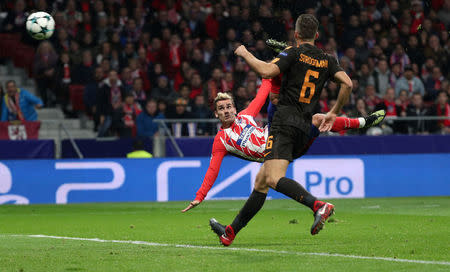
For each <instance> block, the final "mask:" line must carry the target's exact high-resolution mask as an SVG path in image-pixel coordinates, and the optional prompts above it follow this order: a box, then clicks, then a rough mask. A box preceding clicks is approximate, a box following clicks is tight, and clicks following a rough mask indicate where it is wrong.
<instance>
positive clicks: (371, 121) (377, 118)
mask: <svg viewBox="0 0 450 272" xmlns="http://www.w3.org/2000/svg"><path fill="white" fill-rule="evenodd" d="M384 117H386V111H385V110H379V111H376V112H372V113H371V114H369V116H367V117H364V121H365V124H364V126H363V128H368V127H373V126H376V125H378V124H379V123H381V122H382V121H383V120H384Z"/></svg>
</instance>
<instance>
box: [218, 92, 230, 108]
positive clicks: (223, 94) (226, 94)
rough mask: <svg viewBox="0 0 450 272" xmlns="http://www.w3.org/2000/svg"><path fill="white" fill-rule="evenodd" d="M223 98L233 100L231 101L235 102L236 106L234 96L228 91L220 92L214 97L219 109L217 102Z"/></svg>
mask: <svg viewBox="0 0 450 272" xmlns="http://www.w3.org/2000/svg"><path fill="white" fill-rule="evenodd" d="M223 100H231V103H233V106H234V100H233V97H232V96H231V95H230V94H228V93H218V94H217V96H216V98H214V109H217V102H219V101H223Z"/></svg>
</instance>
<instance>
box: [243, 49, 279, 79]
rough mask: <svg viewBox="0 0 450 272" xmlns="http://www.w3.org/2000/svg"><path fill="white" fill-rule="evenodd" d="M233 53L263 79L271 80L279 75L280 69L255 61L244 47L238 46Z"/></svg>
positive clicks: (268, 63)
mask: <svg viewBox="0 0 450 272" xmlns="http://www.w3.org/2000/svg"><path fill="white" fill-rule="evenodd" d="M234 53H235V54H236V55H237V56H240V57H242V58H243V59H244V60H245V61H246V62H247V64H248V65H249V66H250V67H251V68H252V69H253V70H254V71H255V72H257V73H258V74H259V75H260V76H261V77H263V78H273V77H275V76H277V75H279V74H280V68H278V66H277V65H275V64H274V63H272V62H265V61H262V60H259V59H257V58H256V57H255V56H253V54H252V53H250V52H249V51H248V50H247V48H245V46H244V45H241V46H239V47H238V48H237V49H236V50H235V51H234Z"/></svg>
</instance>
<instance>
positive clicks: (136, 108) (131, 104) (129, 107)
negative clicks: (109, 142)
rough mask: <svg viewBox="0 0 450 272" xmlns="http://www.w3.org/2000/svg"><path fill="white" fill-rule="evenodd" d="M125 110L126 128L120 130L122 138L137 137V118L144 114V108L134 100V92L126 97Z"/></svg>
mask: <svg viewBox="0 0 450 272" xmlns="http://www.w3.org/2000/svg"><path fill="white" fill-rule="evenodd" d="M122 110H123V118H122V120H123V124H124V127H123V128H122V129H121V130H119V136H120V137H131V136H133V137H135V136H136V132H137V128H136V118H137V117H138V115H139V114H141V112H142V108H141V106H140V105H139V103H137V102H136V101H135V100H134V95H133V93H132V92H128V93H127V94H126V95H125V100H124V102H123V105H122Z"/></svg>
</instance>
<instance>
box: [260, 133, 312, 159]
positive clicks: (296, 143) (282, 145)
mask: <svg viewBox="0 0 450 272" xmlns="http://www.w3.org/2000/svg"><path fill="white" fill-rule="evenodd" d="M317 136H319V130H318V129H317V128H316V127H315V126H313V125H311V132H310V133H309V135H307V134H306V133H305V132H303V131H302V130H300V129H299V128H296V127H292V126H272V127H271V128H270V132H269V137H268V138H267V141H266V149H265V151H264V161H267V160H274V159H283V160H288V161H289V162H292V161H293V160H295V159H297V158H300V157H301V156H303V155H304V154H305V153H306V152H307V151H308V149H309V147H310V146H311V145H312V143H313V142H314V140H315V139H316V137H317Z"/></svg>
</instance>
